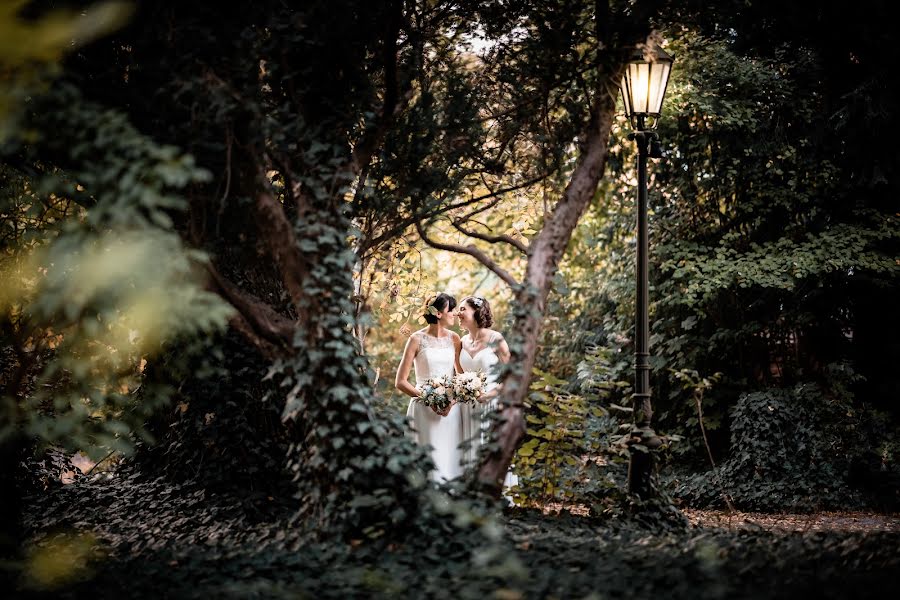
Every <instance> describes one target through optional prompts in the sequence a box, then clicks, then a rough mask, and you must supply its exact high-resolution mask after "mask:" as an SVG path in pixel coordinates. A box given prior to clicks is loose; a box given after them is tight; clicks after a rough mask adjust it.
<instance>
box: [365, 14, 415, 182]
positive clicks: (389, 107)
mask: <svg viewBox="0 0 900 600" xmlns="http://www.w3.org/2000/svg"><path fill="white" fill-rule="evenodd" d="M390 10H391V12H392V13H393V14H391V16H390V19H389V21H388V31H387V35H386V36H385V39H384V47H383V61H384V102H383V103H382V106H381V114H379V116H378V118H377V119H376V121H375V123H374V124H373V125H372V126H371V127H369V128H368V129H366V131H365V132H364V133H363V135H362V137H361V138H360V140H359V142H358V143H357V144H356V146H354V148H353V155H352V160H351V169H352V171H353V173H354V174H357V175H358V174H359V173H361V172H362V171H363V169H364V168H365V166H366V165H368V164H369V161H370V160H371V159H372V154H374V153H375V150H376V149H377V148H378V146H379V144H381V140H382V139H383V138H384V136H385V134H386V133H387V130H388V127H390V124H391V122H392V121H393V119H394V116H395V115H396V114H397V113H399V112H400V111H402V110H403V108H404V107H405V105H406V104H407V103H408V102H409V100H410V98H411V94H410V93H409V92H410V91H411V90H407V91H406V93H404V94H403V102H400V98H401V96H400V84H399V82H398V77H397V40H398V39H399V38H400V28H401V27H402V25H403V3H402V2H399V1H396V0H395V1H394V2H392V5H391V7H390Z"/></svg>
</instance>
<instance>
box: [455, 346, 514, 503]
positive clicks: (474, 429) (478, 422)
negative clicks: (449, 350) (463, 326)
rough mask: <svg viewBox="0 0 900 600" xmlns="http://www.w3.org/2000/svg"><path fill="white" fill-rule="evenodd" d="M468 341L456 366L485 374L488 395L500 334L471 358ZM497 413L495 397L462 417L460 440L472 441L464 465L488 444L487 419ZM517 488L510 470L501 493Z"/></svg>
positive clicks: (494, 384)
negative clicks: (503, 490)
mask: <svg viewBox="0 0 900 600" xmlns="http://www.w3.org/2000/svg"><path fill="white" fill-rule="evenodd" d="M469 337H470V336H469V334H466V335H465V336H463V339H462V341H463V349H462V352H460V355H459V364H460V366H462V368H463V371H466V372H470V371H472V372H476V373H484V374H485V375H486V376H487V385H486V388H485V391H490V390H492V389H494V388H495V387H497V371H496V369H495V368H494V366H495V365H496V364H497V363H499V362H500V358H499V357H498V356H497V352H496V351H495V350H494V347H495V346H496V344H497V343H498V342H499V341H500V334H498V333H497V332H494V334H493V335H492V336H491V338H490V339H489V340H488V341H487V345H486V346H485V347H484V348H482V349H481V350H479V351H478V352H476V353H475V355H474V356H472V355H471V354H469V351H468V350H466V345H467V344H466V342H467V341H468V340H469ZM466 408H468V407H466ZM498 409H499V402H498V400H497V397H496V396H495V397H493V398H491V399H490V401H489V402H486V403H484V404H479V405H477V406H475V407H474V408H473V409H471V412H470V413H469V415H463V416H464V417H468V418H465V419H464V424H463V438H464V439H466V440H470V441H471V443H470V444H469V448H468V449H467V450H466V454H465V456H464V457H463V458H464V460H465V462H466V464H473V463H474V462H475V461H476V460H477V458H478V452H479V449H480V447H481V446H483V445H484V444H486V443H488V442H489V441H490V433H491V432H490V427H491V420H490V415H491V413H493V412H495V411H497V410H498ZM518 484H519V478H518V476H517V475H516V474H515V473H513V472H512V470H510V471H509V472H507V473H506V478H505V479H504V480H503V487H504V489H509V488H511V487H512V486H514V485H518ZM506 498H507V500H509V501H510V502H511V501H512V498H510V497H509V496H506Z"/></svg>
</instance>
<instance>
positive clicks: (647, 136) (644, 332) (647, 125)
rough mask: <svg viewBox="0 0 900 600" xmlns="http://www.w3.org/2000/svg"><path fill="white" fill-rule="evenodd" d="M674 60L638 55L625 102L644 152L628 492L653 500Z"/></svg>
mask: <svg viewBox="0 0 900 600" xmlns="http://www.w3.org/2000/svg"><path fill="white" fill-rule="evenodd" d="M672 62H673V61H672V57H671V56H670V55H669V54H667V53H666V52H665V51H664V50H663V49H662V48H660V47H658V46H655V45H654V46H652V47H649V48H647V49H646V51H638V52H637V53H636V54H635V55H634V56H633V58H632V60H631V61H630V62H629V63H628V65H627V66H626V70H625V76H624V77H623V78H622V84H621V88H622V99H623V100H624V101H625V114H626V116H627V117H628V121H629V122H630V123H631V127H632V128H633V129H634V131H633V132H632V133H630V134H629V135H628V139H629V140H634V141H636V142H637V148H638V194H637V261H636V268H635V276H636V279H637V285H636V290H637V294H636V299H635V300H636V301H635V307H636V309H635V312H636V318H635V327H634V329H635V332H634V395H633V396H632V406H633V408H634V429H633V431H632V432H631V443H630V445H629V449H630V455H631V460H630V461H629V464H628V491H629V493H631V494H634V495H637V496H640V497H647V496H648V495H649V492H650V471H651V469H652V466H653V465H652V457H651V454H650V450H652V449H654V448H658V447H659V446H660V445H661V444H662V440H661V439H660V438H659V436H657V435H656V433H655V432H654V431H653V428H652V427H651V426H650V420H651V418H652V417H653V406H652V404H651V402H650V360H649V359H650V350H649V338H650V320H649V316H648V314H649V310H650V295H649V292H648V289H649V281H648V273H647V271H648V260H647V255H648V252H649V249H648V243H647V157H648V156H649V157H651V158H660V157H661V156H662V153H661V152H660V148H659V136H658V135H657V134H656V132H655V131H653V130H654V129H655V128H656V126H657V124H658V123H659V117H660V114H661V113H662V103H663V97H664V96H665V95H666V86H667V85H668V83H669V73H670V72H671V70H672Z"/></svg>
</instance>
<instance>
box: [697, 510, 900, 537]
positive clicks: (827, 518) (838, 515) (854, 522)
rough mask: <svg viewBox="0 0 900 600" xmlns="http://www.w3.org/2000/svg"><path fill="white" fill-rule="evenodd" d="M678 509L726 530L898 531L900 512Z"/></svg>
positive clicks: (700, 522)
mask: <svg viewBox="0 0 900 600" xmlns="http://www.w3.org/2000/svg"><path fill="white" fill-rule="evenodd" d="M682 512H683V513H684V515H685V516H686V517H687V518H688V519H689V520H690V521H691V523H692V524H693V525H696V526H699V527H710V528H719V529H729V530H737V529H765V530H767V531H795V532H806V531H866V532H872V531H891V532H900V514H893V515H883V514H877V513H866V512H819V513H811V514H765V513H751V512H739V511H735V512H729V511H727V510H724V511H723V510H694V509H682Z"/></svg>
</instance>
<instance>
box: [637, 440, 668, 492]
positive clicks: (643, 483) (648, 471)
mask: <svg viewBox="0 0 900 600" xmlns="http://www.w3.org/2000/svg"><path fill="white" fill-rule="evenodd" d="M664 443H665V440H664V439H663V438H661V437H660V436H658V435H656V432H655V431H653V428H652V427H650V426H647V427H635V428H634V429H633V430H632V431H631V436H630V438H629V440H628V453H629V461H628V493H629V494H631V495H633V496H637V497H638V498H642V499H648V498H650V497H652V496H653V488H652V486H651V485H650V477H651V475H652V474H653V466H654V459H653V450H656V449H657V448H659V447H661V446H662V445H663V444H664Z"/></svg>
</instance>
